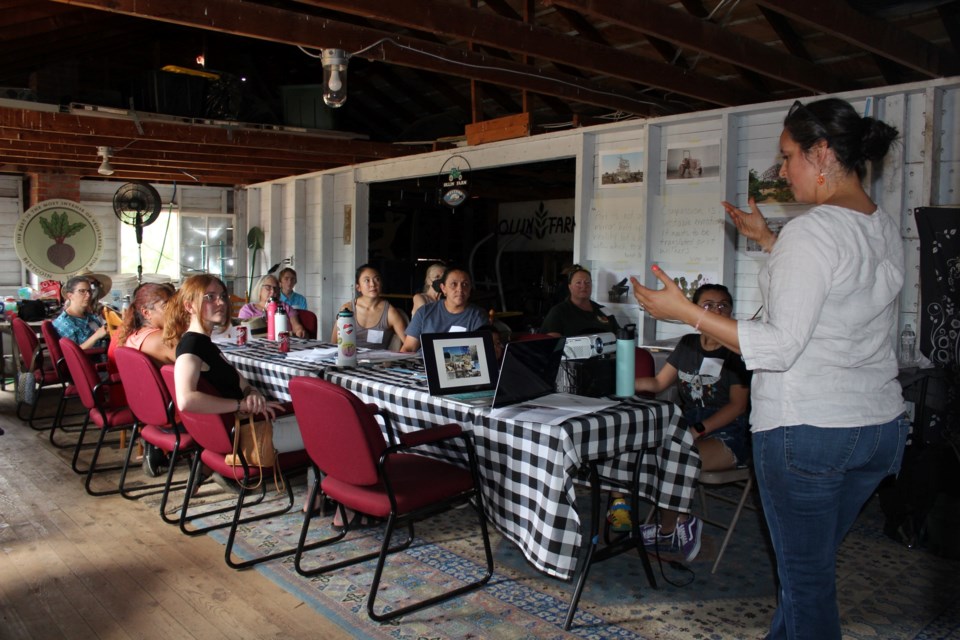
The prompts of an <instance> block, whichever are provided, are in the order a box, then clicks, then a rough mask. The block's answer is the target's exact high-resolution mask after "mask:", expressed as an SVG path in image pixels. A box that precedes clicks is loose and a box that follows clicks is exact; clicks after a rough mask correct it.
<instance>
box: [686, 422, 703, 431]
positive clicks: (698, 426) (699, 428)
mask: <svg viewBox="0 0 960 640" xmlns="http://www.w3.org/2000/svg"><path fill="white" fill-rule="evenodd" d="M690 426H691V427H693V430H694V431H696V432H697V433H705V432H706V431H707V428H706V427H705V426H703V423H702V422H694V423H693V424H692V425H690Z"/></svg>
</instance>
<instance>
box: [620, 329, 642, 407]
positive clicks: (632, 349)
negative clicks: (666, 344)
mask: <svg viewBox="0 0 960 640" xmlns="http://www.w3.org/2000/svg"><path fill="white" fill-rule="evenodd" d="M636 332H637V325H635V324H628V325H625V326H623V327H621V328H620V333H618V334H617V394H616V395H617V397H618V398H629V397H630V396H632V395H633V390H634V382H633V378H634V360H636V357H637V352H636V348H637V340H636Z"/></svg>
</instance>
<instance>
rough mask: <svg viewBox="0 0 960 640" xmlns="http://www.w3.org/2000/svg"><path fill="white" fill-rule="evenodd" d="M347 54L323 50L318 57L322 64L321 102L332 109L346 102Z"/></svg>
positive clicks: (337, 50) (335, 50)
mask: <svg viewBox="0 0 960 640" xmlns="http://www.w3.org/2000/svg"><path fill="white" fill-rule="evenodd" d="M347 60H348V57H347V52H346V51H344V50H343V49H324V50H323V53H322V55H321V56H320V62H321V63H322V64H323V102H324V103H325V104H326V105H327V106H328V107H333V108H334V109H336V108H338V107H342V106H343V103H344V102H346V101H347Z"/></svg>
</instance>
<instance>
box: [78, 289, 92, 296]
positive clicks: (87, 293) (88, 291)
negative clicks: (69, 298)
mask: <svg viewBox="0 0 960 640" xmlns="http://www.w3.org/2000/svg"><path fill="white" fill-rule="evenodd" d="M73 293H79V294H80V295H81V296H90V295H93V290H92V289H74V290H73Z"/></svg>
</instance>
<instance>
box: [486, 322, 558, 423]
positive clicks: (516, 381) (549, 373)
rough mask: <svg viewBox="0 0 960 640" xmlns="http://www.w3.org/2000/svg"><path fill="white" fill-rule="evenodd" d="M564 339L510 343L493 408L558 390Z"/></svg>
mask: <svg viewBox="0 0 960 640" xmlns="http://www.w3.org/2000/svg"><path fill="white" fill-rule="evenodd" d="M563 344H564V339H563V338H542V339H538V340H524V341H522V342H510V343H508V344H507V347H506V350H505V351H504V353H503V365H502V366H501V367H500V382H499V384H498V385H497V394H496V396H494V399H493V406H494V408H497V407H506V406H509V405H511V404H517V403H518V402H526V401H527V400H533V399H534V398H539V397H540V396H545V395H547V394H549V393H554V392H555V391H556V390H557V371H558V370H559V369H560V360H561V358H562V357H563Z"/></svg>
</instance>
